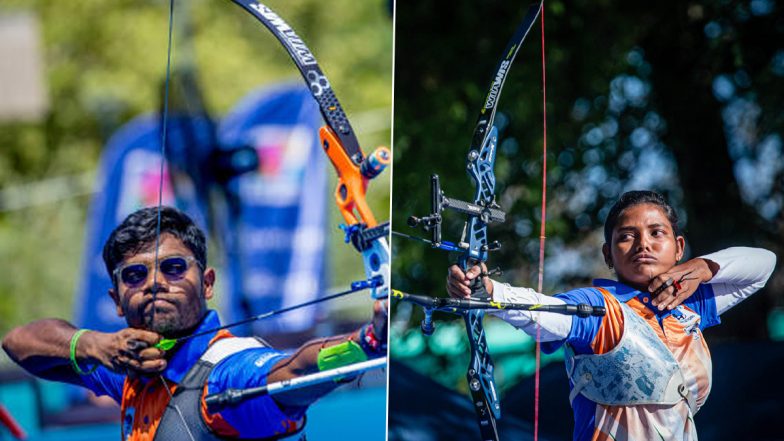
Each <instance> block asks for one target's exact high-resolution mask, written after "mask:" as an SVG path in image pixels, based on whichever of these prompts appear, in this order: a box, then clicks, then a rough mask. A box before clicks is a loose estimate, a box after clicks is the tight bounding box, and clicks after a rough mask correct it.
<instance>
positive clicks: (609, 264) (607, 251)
mask: <svg viewBox="0 0 784 441" xmlns="http://www.w3.org/2000/svg"><path fill="white" fill-rule="evenodd" d="M602 254H603V255H604V263H606V264H607V268H610V269H613V262H612V255H611V254H610V246H609V245H607V244H606V243H605V244H604V245H602Z"/></svg>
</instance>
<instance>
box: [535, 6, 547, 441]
mask: <svg viewBox="0 0 784 441" xmlns="http://www.w3.org/2000/svg"><path fill="white" fill-rule="evenodd" d="M541 7H542V10H541V11H540V14H541V16H540V19H541V22H542V128H543V142H542V219H541V223H540V227H539V280H538V283H537V292H539V293H541V292H542V288H543V285H544V250H545V247H544V244H545V238H546V236H545V226H546V224H547V70H546V67H545V66H546V58H545V39H544V0H542V6H541ZM541 331H542V328H541V327H540V326H539V323H537V324H536V369H535V374H534V441H538V439H539V376H540V375H539V374H540V363H541V343H540V341H541V337H542V334H541Z"/></svg>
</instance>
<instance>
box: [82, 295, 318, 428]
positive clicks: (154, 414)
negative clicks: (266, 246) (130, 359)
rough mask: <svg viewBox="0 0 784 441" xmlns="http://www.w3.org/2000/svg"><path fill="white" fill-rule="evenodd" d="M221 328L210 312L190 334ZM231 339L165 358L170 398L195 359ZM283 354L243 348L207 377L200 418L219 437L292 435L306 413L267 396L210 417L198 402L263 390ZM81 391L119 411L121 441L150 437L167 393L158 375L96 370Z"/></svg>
mask: <svg viewBox="0 0 784 441" xmlns="http://www.w3.org/2000/svg"><path fill="white" fill-rule="evenodd" d="M219 326H220V321H219V319H218V314H217V313H216V312H215V311H209V312H208V314H207V315H206V317H205V318H204V320H203V321H202V322H201V324H200V325H199V327H198V328H197V329H196V330H195V331H194V333H198V332H201V331H203V330H208V329H214V328H217V327H219ZM228 337H232V335H231V334H230V333H229V332H228V331H220V332H216V333H214V334H212V335H209V334H208V335H204V336H200V337H194V338H192V339H189V340H186V341H185V342H183V343H182V344H181V345H178V349H177V350H176V352H175V353H174V355H173V356H172V357H171V358H170V359H169V362H168V365H167V367H166V369H165V370H164V371H163V373H162V375H163V377H164V378H165V380H166V384H167V385H168V386H169V389H170V391H169V392H171V393H172V394H173V393H174V391H175V390H176V389H177V384H178V383H179V382H180V381H182V379H183V378H184V377H185V374H186V373H187V372H188V371H189V370H190V368H191V367H192V366H193V365H194V364H195V363H196V362H197V361H198V360H199V358H200V357H201V356H202V354H203V353H204V352H205V351H206V350H207V348H208V347H209V345H210V344H211V343H212V342H214V341H217V340H219V339H222V338H228ZM285 356H286V354H284V353H282V352H280V351H277V350H275V349H272V348H269V347H259V348H251V349H246V350H243V351H241V352H238V353H236V354H233V355H231V356H229V357H227V358H225V359H223V360H222V361H220V362H219V363H218V364H217V365H216V366H215V367H214V368H213V370H212V372H211V373H210V376H209V379H208V381H207V384H206V386H205V390H204V393H203V394H202V403H201V408H202V418H203V419H204V421H205V423H206V424H207V426H208V427H210V428H211V429H212V431H213V432H215V433H216V434H218V435H221V436H227V437H235V438H236V437H241V438H267V437H274V436H280V435H283V434H287V433H293V432H296V431H297V430H299V429H300V428H301V426H302V424H304V414H305V410H306V408H282V407H281V406H280V405H279V404H278V403H277V402H275V401H274V400H273V399H272V398H271V397H269V396H261V397H256V398H252V399H249V400H247V401H245V402H243V403H242V405H240V406H233V407H230V408H226V409H224V410H222V411H221V412H219V413H216V414H209V413H208V412H207V410H206V405H204V402H203V398H204V396H206V395H207V394H210V393H216V392H222V391H224V390H226V389H229V388H235V389H242V388H249V387H255V386H263V385H265V384H266V383H267V376H268V375H269V373H270V371H271V369H272V367H273V366H274V365H275V363H277V362H278V361H279V360H280V359H282V358H284V357H285ZM81 379H82V382H83V384H84V386H85V387H87V388H88V389H90V390H92V391H93V392H95V393H96V394H97V395H99V396H100V395H108V396H110V397H112V398H113V399H114V400H115V401H116V402H117V403H119V404H120V405H121V407H122V412H123V421H122V426H123V432H122V433H123V434H124V435H125V439H124V441H142V440H144V441H150V440H152V439H153V438H154V437H155V431H156V430H157V428H158V424H159V423H160V420H161V417H162V416H163V413H164V411H165V410H166V405H167V404H168V403H169V392H167V391H166V389H164V386H163V383H162V381H161V379H160V376H151V377H137V378H134V379H131V378H128V377H126V376H125V375H122V374H118V373H115V372H112V371H110V370H109V369H106V368H104V367H99V368H98V369H97V370H96V371H95V372H93V373H91V374H89V375H85V376H82V377H81Z"/></svg>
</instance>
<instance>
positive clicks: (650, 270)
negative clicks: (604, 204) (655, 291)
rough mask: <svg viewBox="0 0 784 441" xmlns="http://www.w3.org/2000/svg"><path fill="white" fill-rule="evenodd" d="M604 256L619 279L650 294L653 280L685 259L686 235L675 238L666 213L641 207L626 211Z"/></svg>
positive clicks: (658, 209) (648, 205)
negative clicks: (649, 285) (684, 237)
mask: <svg viewBox="0 0 784 441" xmlns="http://www.w3.org/2000/svg"><path fill="white" fill-rule="evenodd" d="M611 241H612V242H611V244H604V246H603V247H602V253H603V254H604V260H605V261H606V262H607V264H610V265H612V266H613V267H614V268H615V272H616V273H617V274H618V280H619V281H620V282H623V283H625V284H627V285H629V286H631V287H634V288H636V289H638V290H640V291H647V287H648V284H649V283H650V280H651V279H652V278H654V277H655V276H657V275H659V274H662V273H664V272H667V271H669V270H670V269H671V268H672V267H673V266H675V264H677V263H678V261H679V260H680V259H681V257H683V246H684V239H683V236H676V235H675V232H674V231H673V228H672V225H671V224H670V221H669V219H667V216H666V214H665V213H664V210H662V208H661V207H659V206H658V205H654V204H638V205H634V206H631V207H629V208H627V209H626V210H624V211H623V212H622V213H621V215H620V216H619V217H618V222H617V223H616V224H615V227H614V228H613V231H612V239H611Z"/></svg>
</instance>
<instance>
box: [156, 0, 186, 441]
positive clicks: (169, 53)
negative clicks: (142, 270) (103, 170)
mask: <svg viewBox="0 0 784 441" xmlns="http://www.w3.org/2000/svg"><path fill="white" fill-rule="evenodd" d="M173 33H174V0H169V30H168V43H167V49H166V79H165V81H164V91H163V118H162V124H163V127H162V130H161V150H160V155H161V167H160V177H159V182H158V219H157V221H156V224H155V261H154V265H153V268H154V269H153V278H152V317H151V318H150V326H155V301H156V298H157V296H158V290H159V287H158V260H159V256H158V248H159V246H160V243H161V211H162V208H163V177H164V173H165V171H166V142H167V130H168V127H169V124H168V122H169V86H170V83H171V60H172V46H173V44H172V43H173V40H174V38H173ZM158 378H160V380H161V383H162V384H163V388H164V389H166V393H167V394H168V395H169V405H171V406H172V407H173V408H174V411H175V412H177V416H179V417H180V421H182V425H183V426H184V427H185V431H186V432H187V433H188V437H189V438H190V439H191V441H196V438H194V437H193V433H191V429H190V427H188V423H187V422H186V421H185V416H184V415H183V414H182V411H181V410H180V408H179V407H178V406H177V404H175V403H173V401H174V395H172V392H171V389H169V383H168V382H167V381H166V379H165V378H164V377H163V373H160V374H158Z"/></svg>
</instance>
